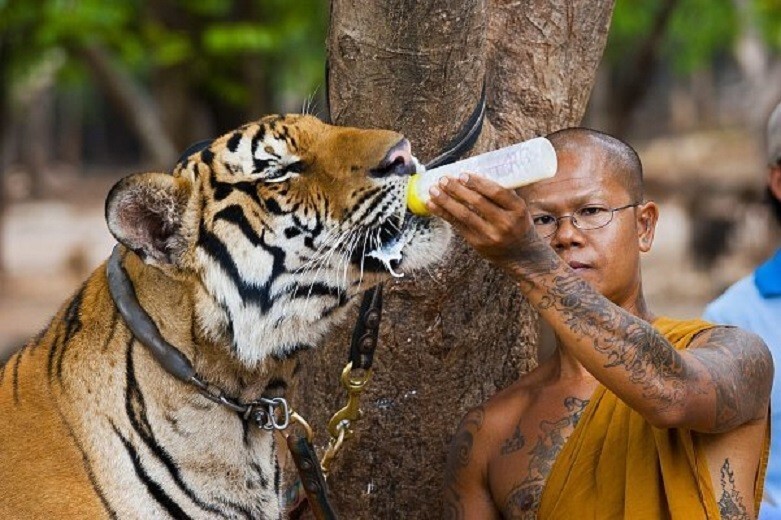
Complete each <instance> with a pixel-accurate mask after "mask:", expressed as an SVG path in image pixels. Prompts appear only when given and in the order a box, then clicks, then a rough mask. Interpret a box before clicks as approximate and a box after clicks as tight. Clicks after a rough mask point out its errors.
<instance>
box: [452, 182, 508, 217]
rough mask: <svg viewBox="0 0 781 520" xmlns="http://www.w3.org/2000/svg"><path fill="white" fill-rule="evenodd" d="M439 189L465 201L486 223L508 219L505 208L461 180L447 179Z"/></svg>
mask: <svg viewBox="0 0 781 520" xmlns="http://www.w3.org/2000/svg"><path fill="white" fill-rule="evenodd" d="M438 187H439V188H440V189H441V190H442V191H444V192H445V193H447V194H448V195H450V196H451V197H453V198H455V199H458V200H460V201H463V203H464V205H466V206H467V207H468V208H469V209H471V210H472V211H474V212H475V213H478V214H479V215H480V216H481V217H482V218H483V220H485V221H488V222H491V223H495V222H498V221H500V220H501V219H505V218H507V215H505V213H506V210H505V209H504V208H502V207H501V206H497V205H496V203H494V202H493V201H492V200H490V199H488V198H486V197H485V196H483V195H482V194H481V193H480V192H478V191H476V190H474V189H472V188H471V187H470V186H468V185H466V184H465V183H464V181H462V180H461V179H460V178H459V179H452V178H447V177H445V178H443V179H442V180H441V181H440V182H439V186H438Z"/></svg>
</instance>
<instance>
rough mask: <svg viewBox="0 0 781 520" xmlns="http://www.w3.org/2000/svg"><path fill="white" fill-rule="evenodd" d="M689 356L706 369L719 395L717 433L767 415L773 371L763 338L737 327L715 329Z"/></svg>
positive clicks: (695, 343) (696, 341) (694, 343)
mask: <svg viewBox="0 0 781 520" xmlns="http://www.w3.org/2000/svg"><path fill="white" fill-rule="evenodd" d="M686 355H687V356H690V357H691V358H693V359H695V360H696V361H697V362H698V363H699V364H700V365H701V366H702V367H703V368H704V370H705V373H706V374H707V376H708V378H709V379H710V381H708V383H709V385H710V386H711V387H712V388H713V389H714V391H715V393H716V400H717V405H718V410H717V417H716V422H715V424H714V427H715V428H716V430H717V431H725V430H729V429H731V428H734V427H736V426H738V425H740V424H743V423H745V422H747V421H749V420H752V419H759V418H761V417H764V416H765V415H766V414H767V406H768V401H769V399H770V390H771V387H772V384H773V371H774V368H773V358H772V356H771V354H770V350H769V349H768V347H767V345H766V344H765V342H764V341H762V338H760V337H759V336H757V335H756V334H754V333H752V332H750V331H747V330H744V329H741V328H738V327H721V326H720V327H713V328H711V329H708V330H706V331H703V332H702V333H700V334H699V335H697V337H695V338H694V339H693V340H692V343H691V345H690V346H689V349H688V350H687V353H686Z"/></svg>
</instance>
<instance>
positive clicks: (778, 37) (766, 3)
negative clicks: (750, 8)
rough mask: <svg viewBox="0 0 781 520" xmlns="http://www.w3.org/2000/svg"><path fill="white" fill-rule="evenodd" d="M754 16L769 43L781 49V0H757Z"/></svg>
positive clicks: (774, 47)
mask: <svg viewBox="0 0 781 520" xmlns="http://www.w3.org/2000/svg"><path fill="white" fill-rule="evenodd" d="M754 16H755V19H756V20H758V21H759V24H760V28H761V30H762V34H763V36H764V37H765V39H766V41H767V43H768V44H769V45H770V46H771V47H772V48H773V49H776V50H779V51H781V0H755V11H754Z"/></svg>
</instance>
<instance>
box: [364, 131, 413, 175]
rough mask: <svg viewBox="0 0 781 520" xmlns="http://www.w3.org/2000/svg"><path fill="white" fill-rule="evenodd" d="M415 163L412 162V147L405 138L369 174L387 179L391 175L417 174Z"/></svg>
mask: <svg viewBox="0 0 781 520" xmlns="http://www.w3.org/2000/svg"><path fill="white" fill-rule="evenodd" d="M415 169H416V168H415V162H414V161H413V160H412V147H411V146H410V144H409V141H408V140H407V139H406V138H404V139H402V140H401V141H399V142H398V143H396V144H395V145H393V147H392V148H391V149H390V150H388V153H386V154H385V157H384V158H383V159H382V161H380V164H378V165H377V166H376V167H374V168H372V169H371V170H370V171H369V173H370V174H371V176H372V177H387V176H389V175H412V174H413V173H415Z"/></svg>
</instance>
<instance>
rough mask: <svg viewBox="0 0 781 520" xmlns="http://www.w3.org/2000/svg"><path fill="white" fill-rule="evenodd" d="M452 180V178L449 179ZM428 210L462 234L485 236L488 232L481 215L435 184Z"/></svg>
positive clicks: (465, 202) (466, 203)
mask: <svg viewBox="0 0 781 520" xmlns="http://www.w3.org/2000/svg"><path fill="white" fill-rule="evenodd" d="M450 182H451V183H452V182H453V181H452V180H451V181H450ZM429 194H430V195H431V200H430V201H429V210H430V211H431V212H432V213H433V214H434V215H436V216H438V217H441V218H444V219H445V220H447V221H448V222H449V223H450V224H451V225H453V227H455V228H456V230H457V231H458V232H459V233H460V234H461V235H464V238H467V237H466V236H465V235H466V234H470V235H475V236H485V235H486V234H488V232H489V226H488V224H487V222H486V221H485V220H484V219H483V217H482V216H481V215H480V214H479V213H477V212H476V211H474V210H473V209H472V208H470V207H469V206H470V204H469V203H468V202H467V201H464V200H463V199H458V198H456V197H454V196H452V195H451V194H450V193H448V192H447V191H446V190H445V189H443V188H441V187H437V186H435V187H434V188H432V189H431V191H430V193H429Z"/></svg>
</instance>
